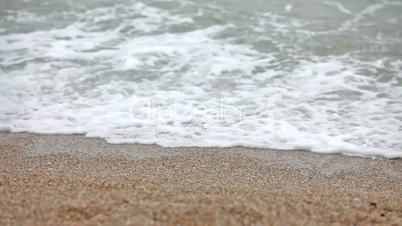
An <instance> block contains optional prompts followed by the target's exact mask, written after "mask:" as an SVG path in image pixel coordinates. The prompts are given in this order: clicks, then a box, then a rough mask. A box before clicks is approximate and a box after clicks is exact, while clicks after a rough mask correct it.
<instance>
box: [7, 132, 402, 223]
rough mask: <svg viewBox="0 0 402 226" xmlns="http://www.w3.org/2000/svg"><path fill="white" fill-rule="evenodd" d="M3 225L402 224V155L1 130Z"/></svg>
mask: <svg viewBox="0 0 402 226" xmlns="http://www.w3.org/2000/svg"><path fill="white" fill-rule="evenodd" d="M0 225H402V160H401V159H384V158H377V159H370V158H360V157H350V156H343V155H322V154H315V153H310V152H303V151H275V150H263V149H251V148H240V147H239V148H225V149H219V148H162V147H159V146H156V145H110V144H106V143H105V142H104V141H103V140H101V139H89V138H85V137H84V136H81V135H35V134H27V133H21V134H10V133H0Z"/></svg>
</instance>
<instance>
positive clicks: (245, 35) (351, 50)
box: [0, 0, 402, 157]
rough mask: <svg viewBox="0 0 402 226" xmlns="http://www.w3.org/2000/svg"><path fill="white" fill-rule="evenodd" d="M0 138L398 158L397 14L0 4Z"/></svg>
mask: <svg viewBox="0 0 402 226" xmlns="http://www.w3.org/2000/svg"><path fill="white" fill-rule="evenodd" d="M0 85H1V86H2V88H1V89H0V104H1V106H2V107H0V130H6V131H12V132H19V131H29V132H37V133H84V134H86V135H87V136H89V137H102V138H104V139H106V140H107V141H108V142H110V143H157V144H160V145H164V146H234V145H242V146H253V147H266V148H277V149H307V150H312V151H316V152H324V153H333V152H341V153H345V154H356V155H382V156H386V157H401V156H402V143H401V141H400V137H401V136H402V2H401V1H398V0H389V1H374V0H372V1H369V0H354V1H322V0H320V1H318V0H306V1H296V0H294V1H291V0H285V1H283V0H281V1H279V0H276V1H263V0H261V1H257V0H251V1H239V0H225V1H223V0H221V1H218V0H215V1H211V0H209V1H206V0H202V1H191V0H190V1H179V0H172V1H148V0H141V1H129V0H119V1H103V0H96V1H93V0H91V1H89V0H86V1H65V0H63V1H62V0H51V1H50V0H49V1H39V0H32V1H28V0H24V1H19V0H0Z"/></svg>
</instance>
